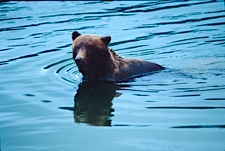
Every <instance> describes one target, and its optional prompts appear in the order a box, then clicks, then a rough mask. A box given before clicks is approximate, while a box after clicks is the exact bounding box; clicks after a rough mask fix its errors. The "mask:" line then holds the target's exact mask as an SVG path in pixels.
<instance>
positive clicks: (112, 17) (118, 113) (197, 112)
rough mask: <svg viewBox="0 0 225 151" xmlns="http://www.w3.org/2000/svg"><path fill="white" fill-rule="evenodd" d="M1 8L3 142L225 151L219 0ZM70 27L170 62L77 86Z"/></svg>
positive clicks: (223, 21)
mask: <svg viewBox="0 0 225 151" xmlns="http://www.w3.org/2000/svg"><path fill="white" fill-rule="evenodd" d="M0 12H1V14H0V25H1V27H0V41H1V45H0V79H1V84H0V98H1V101H0V104H1V106H0V110H1V114H0V119H1V131H0V133H1V150H4V151H45V150H52V151H53V150H54V151H62V150H63V151H64V150H79V151H81V150H84V151H89V150H91V151H92V150H97V151H105V150H116V151H119V150H121V151H124V150H129V151H145V150H148V151H150V150H152V151H156V150H160V151H162V150H163V151H171V150H176V151H177V150H180V151H184V150H186V151H190V150H202V151H205V150H208V151H215V150H216V151H224V150H225V143H224V142H225V130H224V128H225V116H224V115H225V93H224V89H225V74H224V73H225V9H224V2H223V1H185V2H172V1H166V2H157V1H152V2H147V1H141V2H138V1H132V2H120V1H115V2H2V3H0ZM74 30H78V31H79V32H80V33H92V34H99V35H102V36H105V35H110V36H111V37H112V42H111V44H110V47H111V48H113V49H114V50H115V51H116V52H117V53H118V54H120V55H121V56H123V57H131V58H132V57H135V58H139V59H144V60H149V61H153V62H156V63H158V64H161V65H163V66H165V67H166V68H167V69H166V70H164V71H162V72H159V73H155V74H151V75H148V76H145V77H140V78H136V79H134V80H131V81H129V82H127V83H120V84H117V85H114V84H110V83H98V84H93V83H83V84H82V85H79V84H80V83H81V76H80V74H79V73H78V69H77V67H76V66H75V64H74V62H73V60H72V53H71V52H72V50H71V42H72V40H71V33H72V31H74ZM74 100H75V102H74Z"/></svg>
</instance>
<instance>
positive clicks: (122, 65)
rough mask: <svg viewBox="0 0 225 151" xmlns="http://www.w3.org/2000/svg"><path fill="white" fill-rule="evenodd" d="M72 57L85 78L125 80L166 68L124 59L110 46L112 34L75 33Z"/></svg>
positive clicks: (113, 80)
mask: <svg viewBox="0 0 225 151" xmlns="http://www.w3.org/2000/svg"><path fill="white" fill-rule="evenodd" d="M72 40H73V44H72V49H73V59H74V61H75V63H76V65H77V67H78V69H79V71H80V72H81V73H82V75H83V79H84V80H100V81H112V82H124V81H128V80H130V79H131V78H134V77H139V76H143V75H145V74H147V73H150V72H154V71H158V70H162V69H164V67H162V66H161V65H158V64H156V63H153V62H149V61H144V60H138V59H125V58H123V57H121V56H119V55H118V54H116V53H115V52H114V51H113V50H112V49H110V48H108V44H109V43H110V41H111V37H110V36H105V37H100V36H98V35H92V34H83V35H81V34H80V33H79V32H77V31H74V32H73V33H72Z"/></svg>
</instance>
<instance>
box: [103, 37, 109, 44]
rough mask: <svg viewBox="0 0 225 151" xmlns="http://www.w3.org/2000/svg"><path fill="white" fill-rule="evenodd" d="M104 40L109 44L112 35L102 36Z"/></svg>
mask: <svg viewBox="0 0 225 151" xmlns="http://www.w3.org/2000/svg"><path fill="white" fill-rule="evenodd" d="M102 41H103V42H104V43H105V44H106V45H108V44H109V43H110V41H111V37H110V36H105V37H102Z"/></svg>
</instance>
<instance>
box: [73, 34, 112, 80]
mask: <svg viewBox="0 0 225 151" xmlns="http://www.w3.org/2000/svg"><path fill="white" fill-rule="evenodd" d="M72 40H73V44H72V49H73V59H74V61H75V63H76V65H77V67H78V69H79V71H80V72H81V73H82V75H83V78H84V79H87V80H88V79H102V78H104V76H106V75H107V74H110V73H109V70H110V69H111V68H112V67H111V65H112V64H113V62H112V61H111V55H110V50H109V49H108V44H109V43H110V41H111V37H110V36H105V37H100V36H98V35H92V34H83V35H81V34H80V33H79V32H77V31H74V32H73V33H72Z"/></svg>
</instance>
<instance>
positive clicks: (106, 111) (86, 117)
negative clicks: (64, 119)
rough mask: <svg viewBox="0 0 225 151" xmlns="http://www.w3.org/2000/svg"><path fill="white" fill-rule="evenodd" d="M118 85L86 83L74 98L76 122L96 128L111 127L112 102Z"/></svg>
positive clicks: (80, 86) (80, 87)
mask: <svg viewBox="0 0 225 151" xmlns="http://www.w3.org/2000/svg"><path fill="white" fill-rule="evenodd" d="M114 96H116V85H115V84H112V83H102V82H101V83H100V82H84V83H82V84H80V85H79V89H78V90H77V94H76V95H75V97H74V101H75V105H74V120H75V122H76V123H87V124H90V125H94V126H111V119H110V117H112V116H113V114H112V112H113V111H114V110H113V109H112V100H113V98H114Z"/></svg>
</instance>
